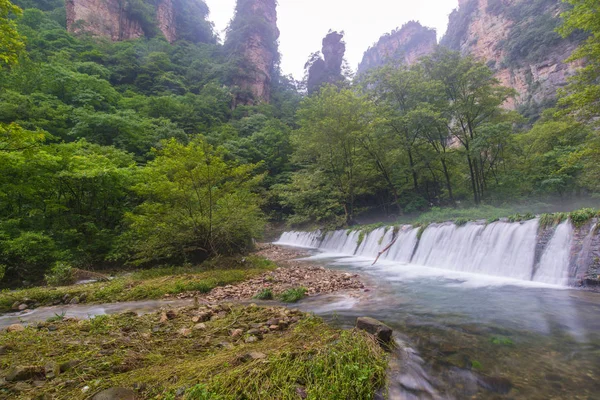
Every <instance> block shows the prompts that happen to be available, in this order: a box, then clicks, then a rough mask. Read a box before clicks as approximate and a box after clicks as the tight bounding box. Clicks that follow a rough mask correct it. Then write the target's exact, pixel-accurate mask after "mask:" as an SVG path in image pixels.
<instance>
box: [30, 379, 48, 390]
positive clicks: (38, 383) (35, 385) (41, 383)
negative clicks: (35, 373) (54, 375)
mask: <svg viewBox="0 0 600 400" xmlns="http://www.w3.org/2000/svg"><path fill="white" fill-rule="evenodd" d="M45 384H46V382H45V381H38V380H36V381H33V387H36V388H39V387H42V386H44V385H45Z"/></svg>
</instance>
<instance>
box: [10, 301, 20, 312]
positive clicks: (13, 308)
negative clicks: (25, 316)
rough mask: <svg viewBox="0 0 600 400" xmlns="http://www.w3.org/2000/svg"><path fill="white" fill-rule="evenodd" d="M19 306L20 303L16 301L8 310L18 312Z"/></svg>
mask: <svg viewBox="0 0 600 400" xmlns="http://www.w3.org/2000/svg"><path fill="white" fill-rule="evenodd" d="M20 305H21V303H20V302H18V301H15V302H14V303H13V304H12V306H11V307H10V309H11V310H13V311H19V306H20Z"/></svg>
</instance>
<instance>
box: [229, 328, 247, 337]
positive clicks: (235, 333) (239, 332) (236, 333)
mask: <svg viewBox="0 0 600 400" xmlns="http://www.w3.org/2000/svg"><path fill="white" fill-rule="evenodd" d="M243 333H244V331H243V330H242V329H234V330H232V331H231V337H234V338H235V337H239V336H242V334H243Z"/></svg>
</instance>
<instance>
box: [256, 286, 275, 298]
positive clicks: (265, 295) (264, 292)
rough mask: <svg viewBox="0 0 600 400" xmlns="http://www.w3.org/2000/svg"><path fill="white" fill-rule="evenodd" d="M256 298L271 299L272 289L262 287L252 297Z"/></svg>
mask: <svg viewBox="0 0 600 400" xmlns="http://www.w3.org/2000/svg"><path fill="white" fill-rule="evenodd" d="M253 298H254V299H257V300H273V291H272V290H271V289H268V288H267V289H263V290H261V291H260V292H258V293H256V294H255V295H254V297H253Z"/></svg>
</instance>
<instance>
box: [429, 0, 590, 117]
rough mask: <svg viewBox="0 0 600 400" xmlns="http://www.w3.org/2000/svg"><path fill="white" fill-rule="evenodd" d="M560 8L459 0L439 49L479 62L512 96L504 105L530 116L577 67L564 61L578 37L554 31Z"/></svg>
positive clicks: (535, 2)
mask: <svg viewBox="0 0 600 400" xmlns="http://www.w3.org/2000/svg"><path fill="white" fill-rule="evenodd" d="M563 7H565V5H564V4H563V3H562V2H561V0H459V8H458V9H456V10H455V11H454V12H453V13H452V14H451V15H450V20H449V24H448V30H447V32H446V35H445V36H444V38H443V39H442V40H441V42H440V44H441V45H444V46H446V47H449V48H451V49H453V50H458V51H460V52H461V53H463V54H471V55H473V56H474V57H475V58H477V59H480V60H483V61H485V62H486V63H487V65H488V66H489V67H491V68H492V69H494V70H495V71H496V77H497V78H498V79H499V80H500V82H501V83H502V84H503V85H504V86H508V87H512V88H514V89H515V90H516V91H517V92H518V96H517V97H516V98H515V99H513V100H511V101H509V102H508V103H507V104H506V106H507V107H508V108H513V109H514V108H517V107H522V108H523V111H525V112H526V114H527V112H528V111H529V113H535V112H536V110H539V108H541V107H542V106H545V105H548V104H549V103H552V101H553V99H554V98H555V95H556V91H557V89H558V88H560V87H561V86H564V85H565V83H566V80H567V78H568V77H569V76H571V75H573V73H574V72H575V70H576V68H577V67H578V66H579V65H577V64H573V63H566V62H565V60H566V59H567V58H568V57H569V55H570V54H571V52H572V51H573V49H575V48H576V47H577V45H578V43H579V42H580V40H582V38H581V37H577V36H574V37H570V38H567V39H563V38H561V37H560V36H559V35H558V34H557V33H556V32H555V29H556V28H557V27H558V26H559V25H560V13H561V11H562V10H563V9H564V8H563Z"/></svg>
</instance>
